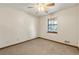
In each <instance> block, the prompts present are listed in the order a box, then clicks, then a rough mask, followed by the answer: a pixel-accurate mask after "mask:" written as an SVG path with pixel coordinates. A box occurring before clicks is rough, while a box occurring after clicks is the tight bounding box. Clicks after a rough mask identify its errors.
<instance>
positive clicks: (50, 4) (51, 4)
mask: <svg viewBox="0 0 79 59" xmlns="http://www.w3.org/2000/svg"><path fill="white" fill-rule="evenodd" d="M54 5H55V3H49V4H47V6H54Z"/></svg>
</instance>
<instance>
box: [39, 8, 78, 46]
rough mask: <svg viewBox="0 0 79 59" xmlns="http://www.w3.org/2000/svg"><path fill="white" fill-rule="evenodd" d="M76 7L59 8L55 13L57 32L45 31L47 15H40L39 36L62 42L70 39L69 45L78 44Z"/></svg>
mask: <svg viewBox="0 0 79 59" xmlns="http://www.w3.org/2000/svg"><path fill="white" fill-rule="evenodd" d="M77 8H78V7H72V8H68V9H64V10H61V11H59V12H57V13H55V15H56V17H57V20H58V33H57V34H55V33H47V25H48V24H47V23H48V22H47V21H48V19H47V16H44V17H41V19H40V34H39V35H40V37H43V38H47V39H50V40H54V41H58V42H63V43H66V42H64V41H65V40H67V41H70V43H66V44H70V45H74V46H78V38H77V36H78V31H77V30H78V24H77V20H78V19H77V17H78V15H77V13H78V12H77Z"/></svg>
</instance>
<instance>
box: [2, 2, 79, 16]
mask: <svg viewBox="0 0 79 59" xmlns="http://www.w3.org/2000/svg"><path fill="white" fill-rule="evenodd" d="M77 5H79V3H55V6H52V7H51V8H49V9H48V13H55V12H57V11H59V10H61V9H65V8H70V7H74V6H77ZM0 6H6V7H7V6H10V7H14V8H17V9H19V10H23V11H25V12H27V13H29V14H32V15H35V16H44V15H47V13H45V12H39V11H38V9H37V8H36V7H35V3H16V4H13V3H12V4H11V3H10V4H0ZM31 7H33V8H31Z"/></svg>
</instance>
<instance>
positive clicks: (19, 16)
mask: <svg viewBox="0 0 79 59" xmlns="http://www.w3.org/2000/svg"><path fill="white" fill-rule="evenodd" d="M36 37H37V18H36V17H34V16H31V15H29V14H27V13H25V12H23V11H20V10H18V9H14V8H11V7H0V48H1V47H5V46H9V45H12V44H15V43H19V42H23V41H25V40H29V39H33V38H36Z"/></svg>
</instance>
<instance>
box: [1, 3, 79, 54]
mask: <svg viewBox="0 0 79 59" xmlns="http://www.w3.org/2000/svg"><path fill="white" fill-rule="evenodd" d="M0 55H79V3H2V4H0Z"/></svg>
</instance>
